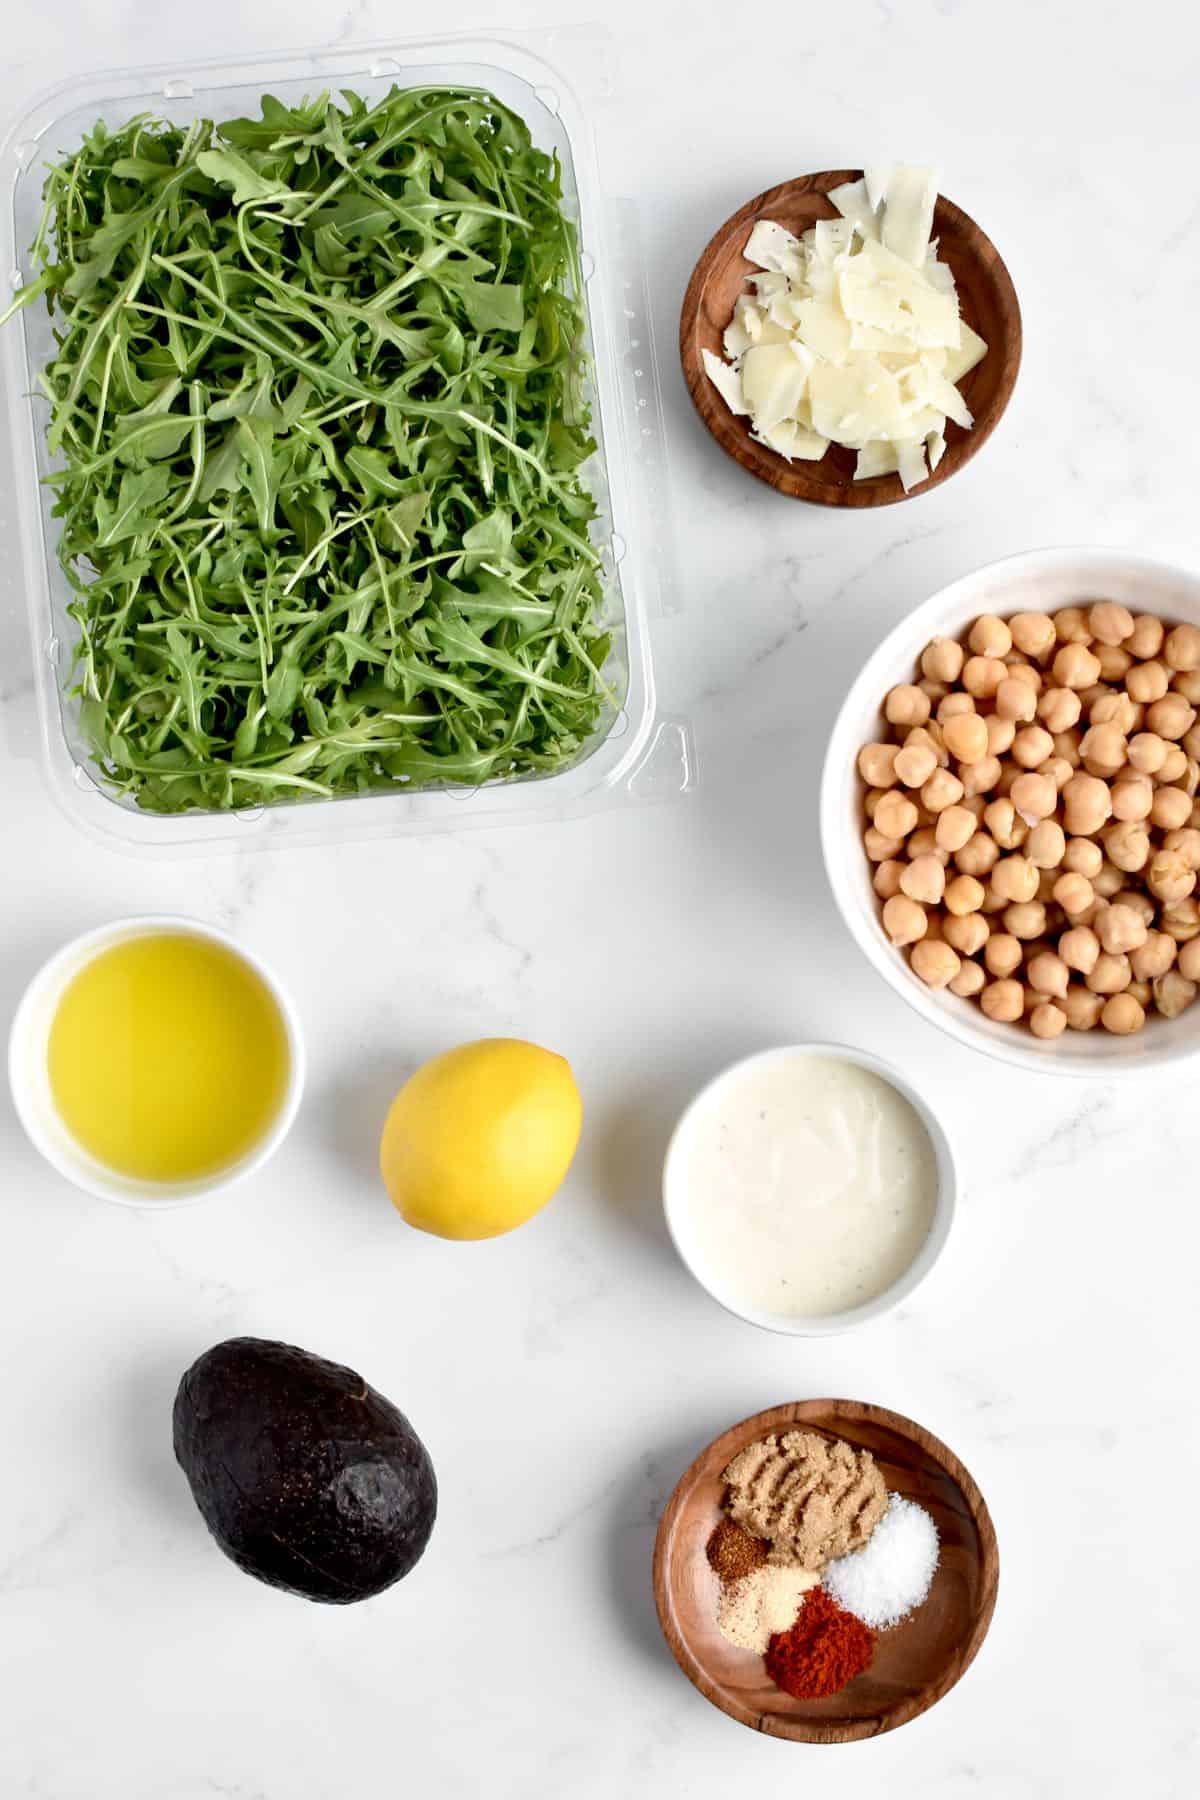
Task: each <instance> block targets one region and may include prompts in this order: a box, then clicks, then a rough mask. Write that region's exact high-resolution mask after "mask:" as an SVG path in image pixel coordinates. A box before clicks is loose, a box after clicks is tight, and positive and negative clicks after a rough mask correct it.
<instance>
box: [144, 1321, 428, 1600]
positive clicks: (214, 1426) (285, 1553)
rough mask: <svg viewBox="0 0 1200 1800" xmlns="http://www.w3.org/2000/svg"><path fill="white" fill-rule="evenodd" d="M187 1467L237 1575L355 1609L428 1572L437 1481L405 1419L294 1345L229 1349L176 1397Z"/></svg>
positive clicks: (258, 1343)
mask: <svg viewBox="0 0 1200 1800" xmlns="http://www.w3.org/2000/svg"><path fill="white" fill-rule="evenodd" d="M174 1440H175V1457H176V1460H177V1461H178V1463H179V1466H180V1468H181V1469H182V1470H183V1472H184V1474H185V1475H186V1476H187V1479H188V1484H189V1486H190V1487H191V1490H192V1497H193V1499H194V1500H195V1502H196V1505H197V1506H198V1507H199V1508H200V1512H201V1515H202V1516H203V1519H204V1522H205V1524H206V1525H207V1526H208V1529H209V1530H210V1531H211V1533H212V1535H213V1537H214V1538H215V1539H216V1540H217V1543H218V1544H219V1545H220V1546H221V1549H222V1550H223V1551H224V1552H225V1554H226V1556H228V1557H230V1558H232V1560H233V1561H234V1562H235V1563H236V1564H237V1566H238V1568H239V1569H244V1570H245V1571H246V1573H247V1574H248V1575H254V1576H256V1577H257V1578H258V1580H259V1581H265V1582H268V1583H269V1584H270V1585H271V1586H272V1587H278V1588H284V1589H285V1590H286V1591H287V1592H288V1593H291V1594H302V1595H304V1596H305V1597H306V1598H307V1599H309V1600H324V1601H328V1602H329V1603H330V1604H332V1605H335V1606H337V1605H348V1604H349V1603H350V1602H351V1601H354V1600H366V1599H369V1598H370V1596H371V1595H372V1594H378V1593H380V1592H382V1590H383V1589H384V1588H387V1587H390V1586H391V1585H392V1583H393V1582H394V1581H399V1580H400V1578H401V1576H403V1575H407V1574H408V1572H409V1570H410V1569H411V1568H412V1567H413V1565H414V1563H416V1562H417V1561H418V1559H419V1558H420V1556H421V1554H422V1552H423V1551H424V1549H425V1546H426V1544H427V1543H428V1541H429V1534H430V1532H431V1531H432V1530H433V1522H434V1519H435V1518H436V1516H437V1479H436V1477H435V1475H434V1472H433V1464H432V1463H431V1462H430V1460H429V1455H428V1452H427V1451H426V1449H425V1446H424V1444H422V1442H421V1440H420V1438H419V1437H418V1436H417V1434H416V1432H415V1431H414V1430H413V1428H412V1426H411V1425H410V1424H409V1422H408V1420H407V1419H406V1418H405V1416H404V1414H403V1413H402V1412H400V1411H399V1409H398V1408H397V1407H395V1406H393V1405H392V1403H391V1401H390V1400H385V1399H384V1397H383V1395H382V1394H377V1393H376V1392H375V1390H374V1388H372V1387H369V1386H368V1384H367V1383H366V1382H365V1381H364V1380H363V1378H362V1376H361V1375H356V1374H355V1373H354V1371H353V1370H352V1369H345V1368H342V1367H341V1366H340V1364H338V1363H332V1362H326V1361H325V1359H324V1358H323V1357H320V1356H311V1355H310V1354H309V1353H308V1352H307V1351H306V1350H297V1349H295V1348H294V1347H293V1346H292V1345H290V1344H277V1343H272V1342H270V1341H269V1340H267V1339H264V1338H248V1337H243V1338H228V1339H226V1341H225V1342H224V1343H221V1344H215V1345H214V1346H213V1348H212V1349H211V1350H206V1351H205V1353H204V1355H203V1356H200V1357H198V1358H197V1359H196V1361H195V1362H194V1363H193V1364H192V1366H191V1368H190V1369H189V1370H188V1371H187V1373H186V1374H185V1376H184V1377H183V1380H182V1381H181V1382H180V1384H179V1391H178V1393H177V1394H176V1396H175V1411H174Z"/></svg>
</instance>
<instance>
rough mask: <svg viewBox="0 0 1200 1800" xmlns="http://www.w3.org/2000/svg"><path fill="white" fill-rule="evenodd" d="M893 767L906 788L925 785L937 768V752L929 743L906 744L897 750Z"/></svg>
mask: <svg viewBox="0 0 1200 1800" xmlns="http://www.w3.org/2000/svg"><path fill="white" fill-rule="evenodd" d="M892 767H893V768H894V769H895V771H896V775H897V777H898V778H899V780H900V781H902V782H903V783H904V786H905V787H906V788H920V787H924V786H925V783H926V782H927V781H928V780H929V777H930V776H931V775H932V774H933V771H934V770H935V769H936V768H937V752H936V750H933V749H931V747H930V746H929V745H928V744H906V745H905V746H904V748H903V750H898V751H897V752H896V760H895V762H894V763H893V765H892Z"/></svg>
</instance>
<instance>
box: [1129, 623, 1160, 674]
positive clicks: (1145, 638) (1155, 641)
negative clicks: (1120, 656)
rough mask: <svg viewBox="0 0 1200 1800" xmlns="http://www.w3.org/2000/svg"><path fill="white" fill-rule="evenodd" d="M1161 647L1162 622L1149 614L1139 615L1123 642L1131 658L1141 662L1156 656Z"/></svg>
mask: <svg viewBox="0 0 1200 1800" xmlns="http://www.w3.org/2000/svg"><path fill="white" fill-rule="evenodd" d="M1162 645H1163V622H1162V620H1161V619H1156V618H1155V617H1154V616H1153V614H1151V613H1140V614H1139V615H1138V617H1137V618H1136V619H1135V620H1134V621H1133V632H1132V634H1131V635H1130V636H1129V637H1128V638H1127V639H1126V640H1125V647H1126V649H1127V650H1128V651H1129V652H1130V654H1131V655H1132V656H1136V657H1138V658H1140V660H1141V661H1142V662H1146V661H1148V660H1149V659H1150V658H1151V657H1154V656H1157V655H1158V653H1159V651H1160V650H1161V649H1162Z"/></svg>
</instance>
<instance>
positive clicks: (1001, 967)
mask: <svg viewBox="0 0 1200 1800" xmlns="http://www.w3.org/2000/svg"><path fill="white" fill-rule="evenodd" d="M1024 954H1025V951H1024V949H1023V948H1022V945H1021V942H1020V939H1019V938H1015V937H1013V936H1012V934H1011V932H1007V931H993V933H992V935H991V936H990V937H989V938H988V941H987V943H986V944H985V945H984V947H983V960H984V962H985V964H986V965H987V970H988V973H989V974H990V975H995V976H997V977H998V978H999V979H1001V980H1002V979H1003V978H1004V977H1005V976H1006V975H1011V974H1012V973H1013V971H1014V970H1015V969H1019V968H1020V966H1021V958H1022V957H1023V956H1024Z"/></svg>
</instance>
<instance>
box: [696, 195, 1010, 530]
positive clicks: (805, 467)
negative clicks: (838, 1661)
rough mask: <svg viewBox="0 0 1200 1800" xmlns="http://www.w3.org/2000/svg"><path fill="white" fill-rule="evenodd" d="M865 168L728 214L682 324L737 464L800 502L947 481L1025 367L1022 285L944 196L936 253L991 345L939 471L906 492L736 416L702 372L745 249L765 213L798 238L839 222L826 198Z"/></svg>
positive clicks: (854, 501)
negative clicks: (789, 449) (779, 449)
mask: <svg viewBox="0 0 1200 1800" xmlns="http://www.w3.org/2000/svg"><path fill="white" fill-rule="evenodd" d="M858 174H859V171H858V170H857V169H825V170H823V171H822V173H821V174H819V175H802V176H800V177H799V178H798V179H797V180H795V181H785V182H784V183H783V184H782V186H780V187H775V188H770V189H769V190H768V191H767V193H765V194H759V195H758V196H757V198H756V199H754V200H750V201H748V202H747V203H746V205H745V206H743V207H742V209H741V211H740V212H736V213H734V215H733V217H732V218H731V219H727V220H726V221H725V223H724V225H722V226H721V229H720V230H719V231H718V232H717V234H716V236H715V237H713V238H712V239H710V241H709V243H708V245H707V247H706V248H705V250H704V251H703V253H702V255H701V257H700V260H699V262H698V263H697V264H696V267H695V269H694V270H693V271H692V278H691V280H690V281H689V283H688V289H687V293H686V294H685V296H684V301H683V312H682V315H681V317H680V321H679V354H680V358H681V360H682V363H683V375H684V380H685V381H686V382H687V385H688V392H689V393H690V394H691V396H692V399H693V401H694V402H695V405H696V411H697V412H698V413H699V414H700V417H701V418H702V419H703V420H704V423H705V424H706V425H707V426H708V429H709V430H710V431H711V432H712V434H713V436H714V437H715V438H716V440H717V442H718V444H720V446H721V448H722V450H725V451H727V452H728V454H729V455H730V456H732V457H733V459H734V461H735V462H737V463H740V464H741V466H742V468H743V469H748V470H749V472H750V474H751V475H757V477H758V479H759V480H760V481H766V482H769V483H770V485H771V486H772V487H773V488H778V490H779V492H780V493H781V494H788V495H790V496H791V498H792V499H793V500H808V501H811V502H812V503H813V504H814V505H816V506H890V505H891V504H892V502H893V501H896V500H909V499H913V498H915V497H916V496H917V495H918V494H926V493H928V492H929V490H930V488H935V487H937V486H938V485H939V484H940V483H941V482H943V481H948V480H949V479H950V477H951V475H954V474H956V473H957V471H958V470H959V469H961V468H962V467H963V466H964V464H966V463H968V462H970V460H971V458H972V457H973V456H974V455H975V454H976V452H977V451H979V450H981V449H982V448H983V446H984V444H985V443H986V442H987V440H988V438H989V437H990V436H991V435H992V432H993V431H994V430H995V429H996V426H997V425H998V424H999V422H1000V418H1001V415H1002V413H1003V412H1004V409H1005V407H1006V406H1007V405H1008V402H1009V398H1010V396H1011V394H1012V391H1013V387H1014V385H1015V383H1016V379H1017V370H1018V369H1019V368H1020V366H1021V309H1020V307H1019V306H1018V304H1017V295H1016V290H1015V289H1014V287H1013V284H1012V280H1011V278H1010V276H1009V273H1008V270H1007V269H1006V268H1005V266H1004V263H1003V261H1002V260H1001V257H1000V252H999V251H998V250H997V249H996V247H995V245H994V244H993V243H992V242H991V240H990V239H989V238H987V237H985V236H984V234H983V232H982V231H981V230H980V229H979V227H978V225H976V223H975V221H974V219H969V218H968V217H967V215H966V213H965V212H962V211H961V210H960V209H959V208H958V207H957V206H955V205H954V204H953V202H952V201H950V200H946V199H944V198H942V196H940V195H939V197H938V202H937V206H936V209H935V211H934V215H933V232H934V236H935V237H936V238H937V239H938V241H939V249H938V254H939V256H940V257H941V260H942V261H943V262H945V263H947V264H948V265H949V267H950V269H951V271H952V272H953V275H954V280H955V284H956V286H957V288H958V299H959V308H960V311H961V313H962V316H963V318H964V319H965V320H966V322H967V324H968V325H970V326H971V327H972V328H973V329H974V330H975V331H977V332H978V333H979V335H980V337H982V338H983V339H984V340H985V342H986V343H987V346H988V353H987V355H986V356H985V357H984V358H983V361H982V362H979V363H976V365H975V367H974V368H973V369H972V370H971V372H970V374H969V375H967V376H966V377H965V378H964V379H963V381H962V382H961V383H960V385H959V392H960V393H961V394H962V396H963V398H964V399H965V400H966V403H967V405H968V406H969V407H970V409H971V411H972V413H973V414H974V415H975V423H974V425H973V426H972V427H971V429H970V430H969V431H964V430H963V429H962V427H961V426H959V425H955V424H953V423H952V422H950V421H948V422H947V425H946V453H945V455H944V456H943V457H942V460H941V462H940V463H939V464H938V466H937V468H936V469H935V470H934V472H933V474H932V475H930V476H929V477H928V479H927V480H925V481H923V482H922V483H921V485H920V486H919V487H917V488H914V489H913V491H912V494H906V493H905V491H904V488H903V486H902V485H901V482H900V477H899V475H875V476H872V477H870V478H869V479H868V480H866V481H855V480H854V464H855V461H856V460H857V452H855V451H853V450H844V449H842V448H841V446H840V445H838V444H831V445H830V447H829V449H828V450H827V451H826V452H825V454H824V456H823V457H822V458H821V460H820V462H793V463H789V462H787V461H785V459H784V458H783V457H782V456H779V455H778V454H777V453H776V452H775V451H774V450H768V449H767V448H766V446H765V445H764V444H759V443H756V442H755V440H754V439H753V438H752V437H751V435H750V421H749V419H746V418H740V419H739V418H735V417H734V415H733V414H732V413H731V412H730V410H729V408H728V407H727V406H726V404H725V402H724V401H723V400H722V398H721V396H720V395H719V394H718V393H717V390H716V389H715V388H714V387H713V385H712V382H711V381H710V380H709V379H708V376H707V375H706V374H705V372H704V362H703V359H702V358H701V355H700V352H701V351H702V350H711V351H713V352H714V353H715V354H716V355H717V356H721V355H722V354H723V350H722V338H723V335H724V332H725V327H726V326H727V325H728V324H729V322H730V320H731V319H732V318H733V303H734V301H735V300H736V299H737V297H738V295H739V294H741V293H744V292H745V291H746V276H747V275H749V274H750V273H751V270H752V268H753V265H752V264H751V263H748V262H747V261H746V259H745V257H744V256H743V255H742V250H743V248H744V246H745V244H746V240H747V239H748V238H749V236H750V233H751V231H752V230H753V228H754V225H755V223H756V222H757V221H758V220H759V219H774V220H775V221H776V223H777V224H780V225H783V226H786V228H787V229H788V230H789V231H791V232H793V233H794V234H795V235H796V236H797V237H799V236H800V234H801V232H804V231H807V230H808V228H809V227H810V226H811V225H814V224H815V223H816V221H817V220H818V219H836V218H837V217H838V213H837V209H836V208H835V207H834V206H833V205H832V204H831V203H830V201H829V200H828V199H827V198H826V195H827V194H828V193H829V190H830V189H831V188H835V187H840V186H841V184H842V183H843V182H844V181H854V180H856V179H857V177H858Z"/></svg>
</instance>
